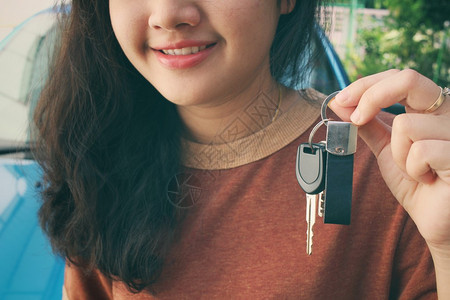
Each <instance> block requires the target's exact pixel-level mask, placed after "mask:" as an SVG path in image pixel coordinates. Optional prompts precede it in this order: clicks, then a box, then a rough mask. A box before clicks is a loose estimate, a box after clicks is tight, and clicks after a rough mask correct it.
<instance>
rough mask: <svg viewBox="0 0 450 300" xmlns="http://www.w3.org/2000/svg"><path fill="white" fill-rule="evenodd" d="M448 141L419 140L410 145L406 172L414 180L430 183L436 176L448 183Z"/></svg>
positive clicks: (449, 171) (449, 182)
mask: <svg viewBox="0 0 450 300" xmlns="http://www.w3.org/2000/svg"><path fill="white" fill-rule="evenodd" d="M444 153H450V141H448V140H447V141H442V140H420V141H417V142H415V143H413V144H412V145H411V148H410V151H409V152H408V156H407V159H406V173H407V174H408V175H409V176H410V177H411V178H412V179H414V180H416V181H418V182H422V183H425V184H431V183H433V181H434V180H435V178H436V176H438V177H439V178H440V179H442V180H443V181H444V182H446V183H447V184H450V156H449V155H443V154H444Z"/></svg>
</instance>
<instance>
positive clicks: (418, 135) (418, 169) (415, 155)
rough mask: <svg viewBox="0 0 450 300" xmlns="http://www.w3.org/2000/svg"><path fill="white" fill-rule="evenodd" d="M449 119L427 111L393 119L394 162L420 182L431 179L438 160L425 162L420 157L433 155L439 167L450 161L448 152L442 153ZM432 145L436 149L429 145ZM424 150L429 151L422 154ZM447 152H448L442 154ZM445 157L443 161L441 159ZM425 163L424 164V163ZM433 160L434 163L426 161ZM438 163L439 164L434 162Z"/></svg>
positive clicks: (448, 137)
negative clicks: (436, 158) (426, 112)
mask: <svg viewBox="0 0 450 300" xmlns="http://www.w3.org/2000/svg"><path fill="white" fill-rule="evenodd" d="M449 128H450V119H449V118H448V117H447V116H434V115H430V114H402V115H399V116H397V117H396V118H395V119H394V122H393V125H392V137H391V149H392V156H393V159H394V161H395V162H396V164H397V165H398V166H399V167H400V169H402V170H403V171H405V172H406V173H407V174H408V175H409V176H411V177H412V178H414V179H416V180H417V181H419V182H424V183H429V182H430V180H431V179H433V178H434V173H433V172H434V171H433V170H434V169H435V168H434V167H440V165H439V162H437V161H435V160H430V161H429V162H427V161H426V160H424V159H422V157H428V158H430V159H431V157H432V156H436V157H438V158H439V159H440V160H441V162H440V163H441V164H442V165H441V166H446V165H447V164H449V163H450V155H449V154H448V153H450V151H448V150H447V152H441V151H440V150H439V149H440V148H441V147H443V145H444V144H446V143H450V142H449V141H450V130H449ZM430 145H435V146H436V147H439V148H436V149H433V148H430ZM425 150H427V151H429V152H430V153H425V152H424V151H425ZM445 153H447V155H445ZM444 160H445V161H444ZM425 162H426V163H425ZM431 162H433V163H434V164H433V165H427V163H431ZM436 163H438V164H436Z"/></svg>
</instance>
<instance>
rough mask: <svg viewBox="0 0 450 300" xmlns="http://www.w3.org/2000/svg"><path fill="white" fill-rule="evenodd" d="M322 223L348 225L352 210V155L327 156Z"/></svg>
mask: <svg viewBox="0 0 450 300" xmlns="http://www.w3.org/2000/svg"><path fill="white" fill-rule="evenodd" d="M326 164H327V167H326V174H325V203H324V206H325V207H324V215H323V218H324V219H323V222H324V223H329V224H342V225H349V224H350V219H351V208H352V189H353V154H351V155H344V156H338V155H334V154H331V153H328V154H327V161H326Z"/></svg>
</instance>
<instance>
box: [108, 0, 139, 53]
mask: <svg viewBox="0 0 450 300" xmlns="http://www.w3.org/2000/svg"><path fill="white" fill-rule="evenodd" d="M109 14H110V18H111V25H112V28H113V31H114V34H115V36H116V38H117V40H118V42H119V44H120V46H121V48H122V49H123V51H124V52H125V54H126V55H127V56H128V57H129V55H132V54H133V53H134V55H136V54H137V53H136V52H141V51H144V46H145V41H146V38H145V34H146V30H147V25H146V24H147V18H146V17H145V14H144V13H143V10H142V8H141V9H139V8H138V7H133V5H131V4H130V5H126V3H125V2H124V1H123V0H117V1H110V8H109ZM129 58H130V57H129Z"/></svg>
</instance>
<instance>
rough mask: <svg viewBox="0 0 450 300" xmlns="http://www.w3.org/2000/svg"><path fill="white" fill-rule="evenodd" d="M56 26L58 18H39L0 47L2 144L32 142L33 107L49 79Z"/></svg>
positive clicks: (50, 16) (0, 132)
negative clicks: (5, 142)
mask: <svg viewBox="0 0 450 300" xmlns="http://www.w3.org/2000/svg"><path fill="white" fill-rule="evenodd" d="M54 24H55V15H54V14H52V13H45V14H40V15H37V16H35V17H33V18H32V19H30V20H29V21H27V22H26V23H24V24H23V25H22V26H19V27H18V28H17V29H16V30H15V31H14V32H13V33H12V34H11V35H9V36H8V37H7V38H6V39H5V40H4V41H3V42H2V43H1V44H0V66H1V68H0V140H6V141H16V142H25V141H26V140H27V139H28V125H29V118H30V104H31V102H33V101H34V100H35V98H37V97H38V94H39V91H40V90H41V89H42V85H43V83H44V82H45V80H46V78H47V70H48V68H47V66H48V62H49V57H50V55H51V54H50V52H51V51H50V50H51V49H52V47H51V45H50V43H49V42H47V41H49V37H51V36H52V35H53V34H52V32H54V30H51V29H52V27H53V26H54ZM34 102H35V101H34Z"/></svg>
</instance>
